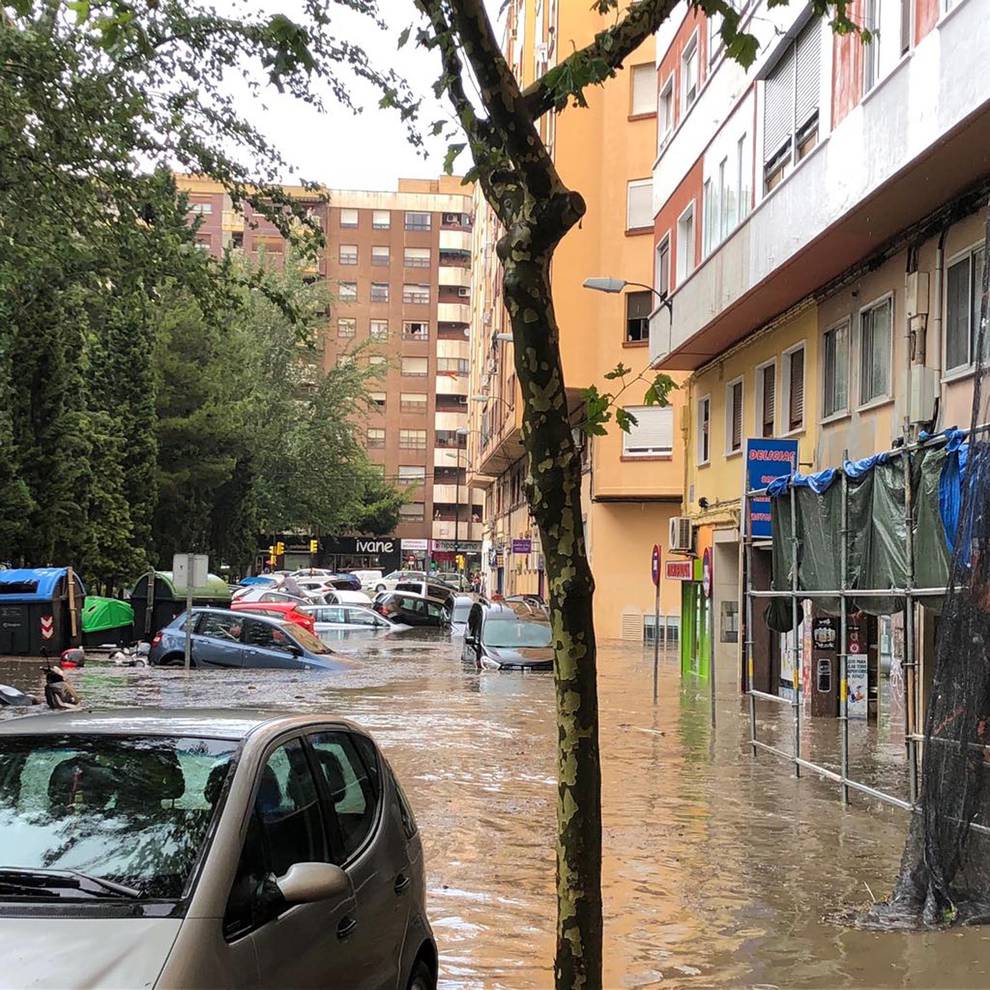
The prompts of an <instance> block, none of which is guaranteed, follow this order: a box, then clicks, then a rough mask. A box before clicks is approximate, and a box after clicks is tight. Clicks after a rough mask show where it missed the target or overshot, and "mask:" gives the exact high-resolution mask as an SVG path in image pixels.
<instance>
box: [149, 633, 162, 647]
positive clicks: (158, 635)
mask: <svg viewBox="0 0 990 990" xmlns="http://www.w3.org/2000/svg"><path fill="white" fill-rule="evenodd" d="M161 641H162V631H161V630H160V629H159V630H158V632H156V633H155V635H154V636H153V637H152V639H151V645H152V646H157V645H158V644H159V643H160V642H161Z"/></svg>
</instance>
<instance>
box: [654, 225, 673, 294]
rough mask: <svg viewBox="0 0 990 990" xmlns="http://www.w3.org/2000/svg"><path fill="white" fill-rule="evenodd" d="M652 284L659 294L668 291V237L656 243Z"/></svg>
mask: <svg viewBox="0 0 990 990" xmlns="http://www.w3.org/2000/svg"><path fill="white" fill-rule="evenodd" d="M653 284H654V285H655V286H656V290H657V292H659V293H660V295H661V296H665V295H667V293H668V292H670V237H669V236H668V237H665V238H664V239H663V240H662V241H661V242H660V243H659V244H658V245H657V250H656V258H655V261H654V271H653Z"/></svg>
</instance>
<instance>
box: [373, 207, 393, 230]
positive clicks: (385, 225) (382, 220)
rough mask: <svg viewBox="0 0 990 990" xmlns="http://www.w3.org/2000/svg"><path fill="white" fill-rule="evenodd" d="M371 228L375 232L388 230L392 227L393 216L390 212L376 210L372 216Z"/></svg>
mask: <svg viewBox="0 0 990 990" xmlns="http://www.w3.org/2000/svg"><path fill="white" fill-rule="evenodd" d="M371 226H372V227H374V229H375V230H388V229H389V227H391V226H392V214H391V213H389V211H388V210H375V212H374V213H372V214H371Z"/></svg>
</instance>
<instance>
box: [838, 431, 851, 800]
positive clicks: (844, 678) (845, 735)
mask: <svg viewBox="0 0 990 990" xmlns="http://www.w3.org/2000/svg"><path fill="white" fill-rule="evenodd" d="M848 459H849V451H848V450H845V451H843V453H842V462H843V463H845V462H846V461H847V460H848ZM841 527H842V545H841V547H840V550H839V566H840V567H841V569H842V573H841V575H840V582H839V583H840V584H841V585H842V595H841V596H840V598H839V658H838V659H839V748H840V758H841V761H842V782H841V783H842V803H843V804H849V680H848V672H847V669H846V661H847V654H848V649H849V644H848V641H847V636H848V627H849V602H848V599H847V598H846V591H847V590H848V589H847V587H846V585H847V584H848V581H847V578H846V572H847V568H848V566H849V479H848V478H847V477H846V473H845V471H843V472H842V513H841Z"/></svg>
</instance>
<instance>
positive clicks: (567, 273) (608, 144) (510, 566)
mask: <svg viewBox="0 0 990 990" xmlns="http://www.w3.org/2000/svg"><path fill="white" fill-rule="evenodd" d="M506 18H507V19H506V34H505V39H504V50H505V52H506V53H507V56H508V58H509V60H510V62H511V64H512V67H513V69H514V71H515V73H516V76H517V78H518V79H519V80H520V81H521V82H522V83H523V85H526V84H528V83H529V82H531V81H532V80H533V79H534V78H536V77H538V76H540V75H542V74H543V73H544V72H545V71H546V70H547V69H548V68H551V67H552V66H553V65H554V64H555V63H556V61H557V59H558V57H566V55H567V54H568V53H569V52H570V51H571V50H572V47H573V46H577V47H580V46H581V45H584V44H586V43H588V42H589V41H590V40H591V39H592V38H593V37H594V35H595V34H596V33H597V32H598V31H601V30H602V29H603V28H605V27H606V26H607V25H608V24H609V23H610V19H609V18H608V17H606V16H601V15H599V14H596V13H594V12H593V11H591V10H590V9H589V8H588V5H586V4H580V3H559V2H556V0H514V2H512V3H510V4H509V5H508V7H507V10H506ZM655 94H656V70H655V65H654V53H653V45H652V42H649V43H647V44H645V45H644V46H643V47H642V49H641V50H639V51H638V52H636V53H635V54H634V55H633V56H632V57H631V58H630V59H629V60H628V62H627V67H626V69H625V70H624V71H622V72H621V73H619V75H618V76H617V77H616V78H615V79H613V80H610V81H608V82H607V83H606V84H605V85H604V86H602V87H596V88H594V89H593V90H592V91H590V92H589V93H587V94H586V95H587V98H588V102H589V106H588V108H587V109H569V110H568V111H567V112H565V113H562V114H559V115H556V116H553V115H551V116H548V117H547V118H545V119H544V120H543V121H542V122H541V128H542V136H543V138H544V140H545V142H546V144H547V146H548V148H549V150H550V153H551V155H552V157H553V160H554V162H555V165H556V167H557V169H558V171H559V173H560V175H561V177H562V179H563V180H564V182H566V183H567V184H568V185H569V186H570V187H571V188H572V189H575V190H578V191H579V192H580V193H581V194H582V196H583V197H584V199H585V201H586V203H587V213H586V214H585V216H584V218H583V220H582V223H581V224H580V226H579V227H578V228H575V229H574V230H572V231H571V232H570V233H569V234H568V235H567V237H566V238H565V239H564V240H563V242H562V243H561V245H560V246H559V248H558V249H557V252H556V255H555V259H554V267H553V291H554V306H555V309H556V315H557V320H558V323H559V327H560V346H561V352H562V358H563V365H564V377H565V382H566V383H567V387H568V392H569V395H570V396H571V398H572V406H573V413H572V415H573V420H574V422H575V424H579V423H580V421H581V418H582V415H581V404H582V391H583V389H585V388H587V387H589V386H591V385H596V386H598V388H599V389H600V390H601V391H603V392H604V391H615V386H614V385H613V384H611V383H610V382H609V381H607V380H606V379H605V377H604V376H605V374H606V373H608V372H609V371H611V370H612V369H613V368H615V367H616V366H617V365H618V364H620V363H622V364H623V365H624V366H625V367H626V368H629V369H632V372H633V376H635V375H638V374H640V373H646V372H648V365H649V363H650V354H649V346H648V327H649V316H650V313H651V312H652V310H653V308H654V303H653V294H652V292H651V291H650V290H649V289H648V288H647V287H648V286H649V285H650V284H651V280H652V275H651V271H652V257H653V237H652V233H653V215H652V209H651V186H652V181H651V169H652V164H653V160H654V157H655V154H656V104H655ZM476 202H477V206H476V218H477V222H476V224H475V231H474V257H475V268H474V289H473V291H472V338H471V346H472V360H471V389H470V391H471V395H470V405H471V438H470V445H469V452H470V462H471V466H472V471H473V473H474V477H475V479H476V481H477V483H478V484H479V486H480V487H483V488H484V489H485V492H486V501H485V513H484V518H485V529H484V534H485V536H484V553H483V563H484V572H485V580H486V584H487V587H488V590H489V591H492V592H494V591H500V592H502V593H505V594H510V593H520V592H538V593H544V592H545V575H544V574H543V555H542V553H541V548H540V543H539V534H538V532H537V528H536V526H535V523H534V521H533V520H532V518H531V516H530V514H529V509H528V506H527V503H526V496H525V482H526V472H527V468H526V459H525V457H524V452H523V448H522V444H521V425H522V418H521V416H522V401H521V396H520V394H519V388H518V385H517V382H516V377H515V372H514V355H513V345H512V340H511V327H510V325H509V321H508V318H507V315H506V313H505V311H504V308H503V306H502V302H501V270H500V266H499V264H498V259H497V257H496V254H495V244H496V243H497V240H498V237H499V229H498V224H497V222H496V220H495V218H494V216H493V214H492V213H491V211H490V209H489V208H488V207H487V205H486V204H485V203H484V201H483V200H482V199H481V198H480V197H478V198H477V200H476ZM594 276H615V277H618V278H621V279H624V280H626V281H627V282H629V283H636V282H638V283H643V285H642V286H639V287H633V286H630V287H629V288H628V291H625V292H623V293H620V294H616V295H606V294H603V293H598V292H592V291H589V290H588V289H585V288H583V286H582V283H583V282H584V280H585V279H587V278H589V277H594ZM647 377H649V376H648V374H647ZM645 389H646V384H645V383H644V382H638V383H637V384H635V385H633V386H631V387H630V389H629V390H628V392H627V393H626V395H624V396H623V399H622V402H623V404H624V405H627V407H628V408H629V410H630V411H631V412H632V413H633V414H634V415H635V416H636V418H637V420H638V425H637V426H635V427H634V428H633V430H632V432H631V433H630V434H624V433H622V432H621V431H620V430H619V429H618V428H617V427H615V425H614V423H613V424H612V425H611V427H610V429H609V432H608V434H607V435H606V436H604V437H583V439H582V443H583V447H582V453H583V459H584V468H585V471H584V487H583V507H584V523H585V533H586V538H587V546H588V552H589V556H590V559H591V566H592V570H593V572H594V576H595V584H596V593H595V623H596V627H597V630H598V634H599V635H600V636H601V637H603V638H607V639H628V640H633V641H640V642H642V641H643V640H644V639H647V638H649V637H651V636H652V635H653V621H654V619H653V615H654V587H653V584H652V583H651V579H650V559H651V552H652V548H653V546H654V544H661V545H665V544H666V537H667V531H668V525H669V520H670V519H671V518H672V517H674V516H676V515H678V513H679V512H680V501H681V492H682V487H683V471H684V466H683V462H682V457H681V449H682V445H681V443H680V440H679V434H680V431H681V429H682V427H683V421H682V417H681V412H682V394H683V393H681V392H675V393H674V396H673V403H672V406H671V407H670V408H665V409H659V408H656V407H647V406H645V405H644V404H643V400H642V397H643V394H644V393H645ZM679 590H680V586H679V584H678V583H677V582H674V581H668V580H666V579H664V580H663V581H662V607H661V611H662V614H663V615H664V616H666V617H668V618H667V621H669V625H670V634H671V638H673V637H674V636H676V633H677V629H678V613H679Z"/></svg>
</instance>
